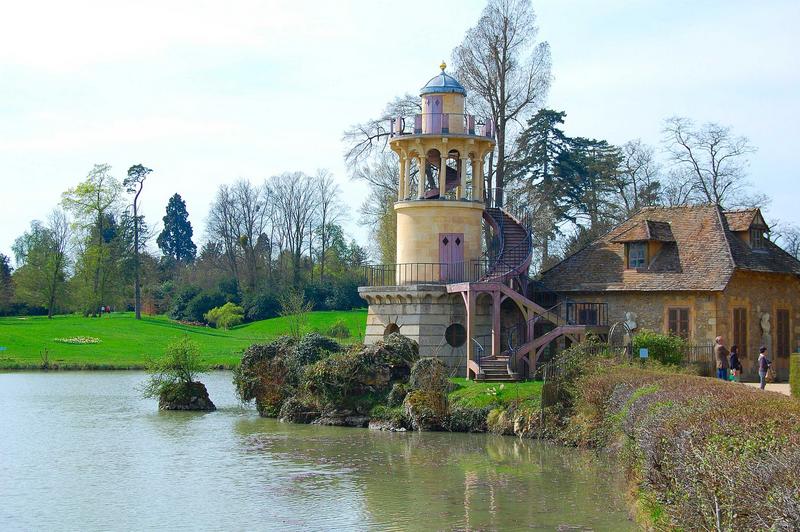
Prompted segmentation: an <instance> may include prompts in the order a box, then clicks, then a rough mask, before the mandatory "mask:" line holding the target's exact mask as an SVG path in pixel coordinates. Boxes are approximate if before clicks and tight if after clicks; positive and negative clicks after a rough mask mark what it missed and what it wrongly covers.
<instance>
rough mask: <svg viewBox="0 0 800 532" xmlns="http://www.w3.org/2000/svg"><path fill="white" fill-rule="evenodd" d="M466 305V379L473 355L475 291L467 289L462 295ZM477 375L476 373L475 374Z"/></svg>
mask: <svg viewBox="0 0 800 532" xmlns="http://www.w3.org/2000/svg"><path fill="white" fill-rule="evenodd" d="M464 300H465V301H464V302H465V303H466V305H467V379H469V361H470V360H472V358H473V357H474V356H475V342H474V341H473V338H474V335H475V292H473V291H472V290H469V289H467V293H466V295H465V297H464ZM476 377H477V375H476Z"/></svg>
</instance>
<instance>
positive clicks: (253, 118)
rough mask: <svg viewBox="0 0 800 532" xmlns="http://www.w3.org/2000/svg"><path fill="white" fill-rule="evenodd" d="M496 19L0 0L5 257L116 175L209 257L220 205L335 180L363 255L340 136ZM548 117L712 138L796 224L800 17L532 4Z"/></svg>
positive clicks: (784, 5) (789, 4)
mask: <svg viewBox="0 0 800 532" xmlns="http://www.w3.org/2000/svg"><path fill="white" fill-rule="evenodd" d="M484 5H485V2H484V1H483V0H439V1H436V2H424V1H421V0H408V1H406V2H397V1H392V2H389V1H383V0H367V1H361V0H358V1H355V0H354V1H346V0H340V1H337V2H325V1H322V0H318V1H305V0H293V1H291V2H289V1H266V0H264V1H255V0H253V1H240V0H229V1H227V2H220V1H205V0H158V1H151V0H140V1H137V2H122V1H111V0H105V1H98V2H87V1H81V0H72V1H70V2H63V1H52V2H46V1H40V0H27V1H25V2H19V1H16V0H15V1H9V0H0V13H2V17H0V253H6V254H9V255H10V251H11V245H12V243H13V241H14V239H15V238H16V237H17V236H19V235H20V234H22V232H23V231H25V230H26V229H27V228H28V227H29V224H30V222H31V220H34V219H45V218H46V216H47V214H48V212H49V211H50V210H52V209H53V208H54V207H55V206H57V204H58V203H59V201H60V198H61V194H62V192H63V191H65V190H66V189H68V188H70V187H72V186H75V185H76V184H77V183H78V182H80V181H81V180H83V179H85V177H86V175H87V174H88V172H89V171H90V170H91V168H92V166H93V165H94V164H96V163H108V164H110V165H111V166H112V174H113V175H115V176H116V177H117V178H119V179H120V180H121V179H122V178H123V177H124V176H125V173H126V171H127V169H128V168H129V167H130V166H131V165H133V164H137V163H141V164H144V165H145V166H148V167H149V168H152V169H153V170H154V172H153V173H152V174H151V175H150V177H149V178H148V180H147V182H146V184H145V189H144V192H143V193H142V198H141V202H142V212H143V213H144V215H145V216H146V218H147V219H148V221H149V223H150V224H151V225H156V226H159V225H160V222H161V217H162V216H163V215H164V209H165V206H166V203H167V200H168V199H169V197H170V196H171V195H172V194H174V193H175V192H178V193H179V194H181V196H182V197H183V198H184V200H185V201H186V203H187V208H188V211H189V216H190V220H191V221H192V224H193V225H194V228H195V237H196V238H195V240H196V241H199V242H202V241H203V233H204V225H205V216H206V213H207V212H208V207H209V205H210V203H211V201H212V199H213V196H214V193H215V191H216V189H217V187H218V186H219V185H220V184H223V183H232V182H233V181H235V180H236V179H238V178H246V179H250V180H252V181H254V182H261V181H263V180H264V179H265V178H267V177H269V176H273V175H278V174H281V173H283V172H288V171H297V170H300V171H304V172H306V173H314V172H315V171H316V170H317V169H319V168H326V169H329V170H330V171H331V172H333V174H334V176H335V178H336V179H337V181H338V183H339V186H340V188H341V189H342V199H343V202H344V204H345V206H346V210H347V213H348V216H347V220H346V222H345V229H346V231H347V232H348V233H349V234H350V235H351V236H353V237H356V238H357V239H358V240H359V241H360V242H361V243H362V244H366V243H367V233H366V230H365V228H364V227H363V226H362V224H360V223H359V221H358V218H359V217H358V205H359V204H360V203H361V201H362V200H363V198H364V196H365V195H366V187H365V185H364V184H363V183H361V182H357V181H352V180H350V179H349V175H350V172H349V169H348V168H346V167H345V164H344V160H343V153H344V151H345V146H344V144H343V143H342V140H341V138H342V133H343V131H344V130H345V129H347V128H348V126H350V125H352V124H355V123H358V122H362V121H365V120H367V119H369V118H371V117H374V116H377V115H379V114H380V112H381V111H382V109H383V108H384V106H385V104H386V103H387V102H388V101H389V100H391V99H392V98H393V97H394V96H397V95H400V94H404V93H406V92H412V93H413V92H415V91H417V90H418V89H419V88H420V87H421V86H422V85H424V84H425V83H426V82H427V80H428V79H429V78H431V77H432V76H434V75H435V74H436V73H437V72H438V65H439V63H440V62H441V60H442V59H445V60H447V61H449V58H450V53H451V52H452V50H453V48H454V47H455V46H457V45H458V44H459V43H460V42H461V40H462V39H463V37H464V33H465V32H466V30H467V29H468V28H469V27H471V26H472V25H474V24H475V23H476V22H477V20H478V18H479V16H480V13H481V10H482V9H483V7H484ZM533 6H534V10H535V12H536V14H537V19H538V25H539V28H540V31H539V39H540V40H544V41H547V42H549V43H550V46H551V52H552V60H553V70H552V74H553V83H552V86H551V89H550V94H549V98H548V100H547V106H548V107H550V108H553V109H558V110H563V111H566V113H567V119H566V131H567V133H568V134H570V135H581V136H586V137H595V138H602V139H606V140H608V141H609V142H611V143H614V144H622V143H624V142H626V141H628V140H631V139H635V138H641V139H642V140H643V141H644V142H647V143H650V144H654V145H657V144H658V143H659V141H660V139H661V137H662V134H661V129H662V126H663V121H664V119H665V118H667V117H669V116H673V115H681V116H688V117H691V118H692V119H694V120H695V121H697V122H706V121H715V122H719V123H722V124H725V125H728V126H730V127H731V128H732V129H733V131H734V132H735V133H736V134H739V135H746V136H747V137H749V139H750V141H751V143H752V144H753V145H754V146H756V147H757V148H758V151H757V152H756V153H754V154H753V155H751V157H750V166H749V174H750V179H751V180H752V181H753V183H754V184H756V186H757V189H758V191H759V192H763V193H765V194H767V195H768V196H770V197H771V198H772V203H771V204H770V205H769V207H768V209H767V217H768V222H771V221H775V220H776V219H779V220H781V221H784V222H789V223H799V224H800V211H798V209H797V201H796V197H797V195H796V189H795V188H794V187H796V186H798V184H797V183H798V170H797V164H796V159H797V155H798V154H800V135H799V134H798V133H800V131H799V129H800V125H798V124H800V99H798V89H799V88H800V83H799V82H800V68H798V67H800V59H798V50H799V49H800V37H798V32H797V28H798V27H800V2H797V1H796V0H794V1H779V0H772V1H769V0H766V1H762V2H750V1H732V0H727V1H680V0H670V1H666V0H661V1H646V0H641V1H633V0H604V1H603V2H597V1H594V0H534V2H533Z"/></svg>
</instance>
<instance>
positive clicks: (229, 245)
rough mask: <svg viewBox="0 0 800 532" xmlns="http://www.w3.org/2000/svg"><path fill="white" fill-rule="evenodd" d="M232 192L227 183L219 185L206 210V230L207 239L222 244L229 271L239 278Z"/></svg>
mask: <svg viewBox="0 0 800 532" xmlns="http://www.w3.org/2000/svg"><path fill="white" fill-rule="evenodd" d="M234 202H235V199H234V196H233V192H232V191H231V189H230V187H228V185H220V187H219V188H218V189H217V195H216V197H215V198H214V201H213V203H212V204H211V208H210V209H209V211H208V220H207V222H206V232H207V233H208V237H209V240H211V241H212V242H218V243H219V244H221V246H222V252H223V255H224V257H225V262H226V264H227V265H228V270H229V273H230V274H231V275H232V276H233V278H234V279H236V280H237V282H238V280H239V229H238V227H237V224H238V222H237V219H236V207H235V205H234Z"/></svg>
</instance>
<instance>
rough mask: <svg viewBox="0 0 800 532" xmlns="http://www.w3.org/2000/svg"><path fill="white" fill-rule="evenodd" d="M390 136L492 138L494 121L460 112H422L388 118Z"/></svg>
mask: <svg viewBox="0 0 800 532" xmlns="http://www.w3.org/2000/svg"><path fill="white" fill-rule="evenodd" d="M389 131H390V136H391V137H400V136H403V135H472V136H476V137H484V138H494V133H495V128H494V122H493V121H492V120H491V119H490V118H489V119H486V120H481V119H479V118H477V117H475V116H474V115H468V114H460V113H423V114H417V115H412V116H397V117H392V118H390V119H389Z"/></svg>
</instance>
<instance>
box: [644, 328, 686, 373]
mask: <svg viewBox="0 0 800 532" xmlns="http://www.w3.org/2000/svg"><path fill="white" fill-rule="evenodd" d="M685 347H686V342H685V341H684V340H683V339H682V338H679V337H677V336H672V335H666V334H660V333H657V332H654V331H649V330H642V331H640V332H638V333H636V335H635V336H634V337H633V351H634V354H638V352H639V349H641V348H647V350H648V356H649V358H652V359H653V360H656V361H658V362H660V363H662V364H667V365H672V366H677V365H680V363H681V362H682V361H683V349H684V348H685Z"/></svg>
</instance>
